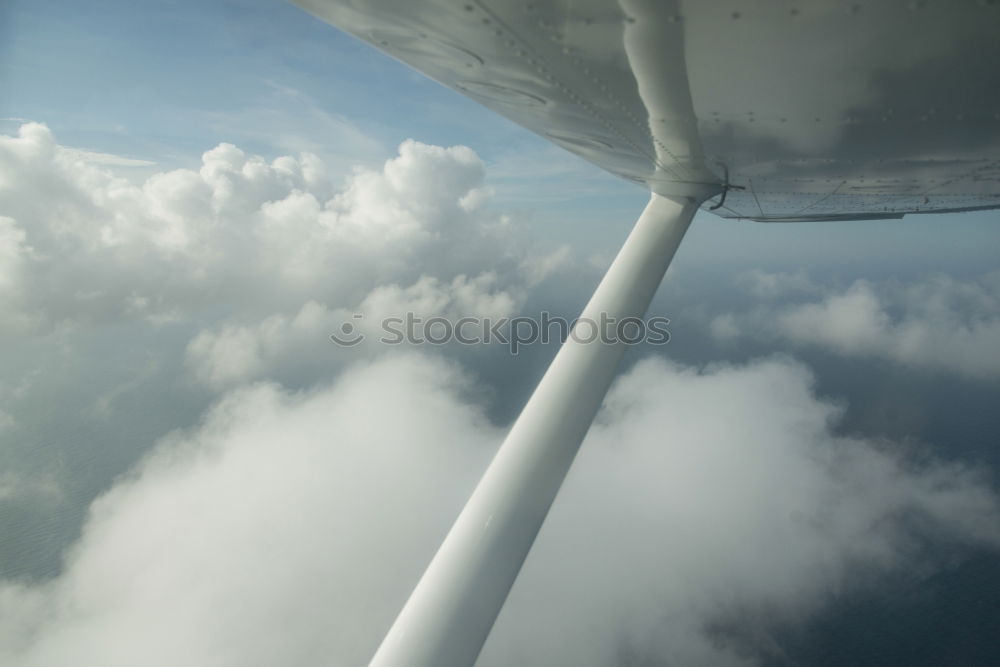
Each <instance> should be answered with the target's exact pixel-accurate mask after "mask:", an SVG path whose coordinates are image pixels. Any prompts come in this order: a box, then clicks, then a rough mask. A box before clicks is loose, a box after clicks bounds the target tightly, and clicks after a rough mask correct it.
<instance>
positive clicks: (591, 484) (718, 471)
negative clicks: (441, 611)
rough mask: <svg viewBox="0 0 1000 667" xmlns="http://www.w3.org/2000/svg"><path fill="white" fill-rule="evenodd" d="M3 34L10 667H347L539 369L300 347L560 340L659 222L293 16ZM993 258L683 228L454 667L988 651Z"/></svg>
mask: <svg viewBox="0 0 1000 667" xmlns="http://www.w3.org/2000/svg"><path fill="white" fill-rule="evenodd" d="M0 31H2V32H0V313H2V315H0V342H2V343H3V345H2V346H0V662H4V663H5V664H16V665H19V666H21V665H23V666H25V667H54V666H61V665H64V664H67V662H69V661H71V660H75V661H83V662H88V661H89V662H91V663H93V664H103V665H108V666H109V667H131V666H132V665H135V664H144V665H152V666H153V667H157V666H158V665H161V664H162V665H164V666H166V665H176V664H199V661H200V660H203V659H204V656H205V655H212V656H221V657H220V661H221V662H220V664H224V665H227V666H228V665H232V666H233V667H235V666H237V665H239V667H247V666H250V667H255V666H257V665H260V666H261V667H264V666H265V665H273V664H314V663H315V664H326V662H325V661H328V660H329V658H330V656H336V657H338V658H339V659H341V660H342V661H343V663H344V664H355V663H356V664H363V662H364V658H365V657H367V655H370V653H371V651H372V650H373V648H374V646H375V645H376V644H377V642H378V640H379V638H380V637H381V636H382V632H383V631H384V629H385V627H386V626H387V624H388V623H389V622H390V621H391V619H392V616H393V615H394V614H395V612H396V610H398V608H399V606H400V604H401V602H402V599H403V598H405V595H406V594H407V592H408V591H409V589H410V587H411V586H412V583H413V579H414V578H415V577H416V576H417V575H418V574H419V571H420V566H421V564H422V563H423V562H425V561H426V559H427V558H428V557H429V555H430V553H431V552H432V551H433V549H434V547H435V546H436V544H437V543H438V539H439V537H440V535H441V534H442V533H443V531H444V530H445V529H446V528H447V525H448V524H449V522H450V520H451V518H452V517H453V516H454V513H455V512H457V510H458V508H459V507H460V506H461V503H462V501H463V500H464V498H465V497H466V495H467V493H468V490H469V488H470V486H471V484H472V483H473V482H474V481H475V479H476V478H477V476H478V474H479V473H480V472H481V470H482V468H483V465H484V464H485V461H486V460H488V458H489V454H490V453H491V452H492V451H493V448H495V447H496V445H497V443H498V441H499V439H500V438H501V437H502V434H503V432H504V430H505V429H506V428H507V427H508V426H509V424H510V421H511V420H512V418H513V417H514V415H515V414H516V413H517V410H518V409H519V407H520V405H521V404H523V402H524V400H525V399H526V398H527V396H528V393H529V392H530V390H531V387H532V386H533V384H534V382H535V381H536V380H537V378H538V377H539V376H540V374H541V373H542V372H543V370H544V368H545V366H546V364H547V362H548V360H549V359H550V358H551V357H552V355H553V354H554V352H555V347H554V346H551V345H550V346H547V347H543V346H535V347H532V348H530V349H526V350H525V351H524V352H523V353H522V354H520V355H519V356H518V357H516V358H514V357H511V356H510V355H509V354H507V352H506V350H505V349H496V348H490V347H489V346H473V347H460V346H445V347H442V348H440V349H432V350H428V349H426V348H416V347H415V348H414V349H392V350H386V349H382V348H377V347H372V346H361V347H359V348H354V349H351V350H345V349H339V348H335V347H333V346H332V345H331V343H330V342H329V339H328V334H329V332H330V331H332V330H335V328H336V326H338V325H339V324H340V323H341V322H342V321H344V320H345V318H346V319H349V318H351V317H353V315H355V314H359V313H360V314H363V315H364V316H365V317H367V318H369V319H368V320H366V321H374V318H375V317H376V316H378V315H380V314H382V315H384V314H385V313H394V312H396V311H397V310H404V309H410V310H412V311H417V312H427V313H430V314H434V315H440V316H449V317H458V316H464V315H467V314H470V313H472V314H477V315H481V316H482V315H485V316H492V315H496V314H500V315H504V316H510V315H516V314H531V315H533V314H537V313H538V312H539V311H541V310H548V311H552V312H554V313H555V314H557V315H564V316H566V317H573V316H574V315H575V314H576V312H578V310H579V308H580V307H581V306H582V305H583V303H585V301H586V299H587V297H588V295H589V294H590V292H591V291H592V289H593V287H594V285H595V284H596V283H597V281H598V280H599V278H600V274H601V271H602V269H603V268H604V266H606V264H607V262H608V261H609V260H610V258H611V257H612V256H613V253H614V252H615V251H616V249H617V247H618V245H619V244H620V242H621V240H622V239H623V238H624V236H625V234H627V232H628V230H629V228H630V226H631V224H632V221H633V220H634V219H635V217H636V216H637V215H638V213H639V211H641V209H642V207H643V206H644V205H645V201H646V194H645V193H644V192H643V191H642V189H641V188H639V187H637V186H636V185H635V184H633V183H629V182H625V181H622V180H620V179H617V178H615V177H612V176H610V175H608V174H605V173H603V172H601V171H600V170H598V169H597V168H595V167H592V166H590V165H588V164H586V163H584V162H582V161H581V160H579V159H578V158H577V157H575V156H572V155H570V154H568V153H565V152H563V151H562V150H561V149H558V148H556V147H554V146H551V145H549V144H548V143H547V142H545V141H543V140H542V139H540V138H538V137H536V136H534V135H532V134H531V133H529V132H527V131H525V130H523V129H521V128H519V127H516V126H514V125H513V124H511V123H510V122H508V121H507V120H505V119H503V118H500V117H498V116H496V115H495V114H493V113H492V112H489V111H487V110H485V109H483V108H481V107H479V106H478V105H476V104H475V103H473V102H471V101H469V100H467V99H465V98H464V97H462V96H460V95H458V94H456V93H454V92H452V91H450V90H448V89H446V88H444V87H442V86H440V85H438V84H436V83H434V82H432V81H429V80H427V79H425V78H424V77H422V76H420V75H418V74H417V73H415V72H413V71H411V70H409V69H408V68H406V67H405V66H403V65H401V64H399V63H397V62H395V61H393V60H392V59H390V58H388V57H386V56H384V55H382V54H380V53H378V52H376V51H374V50H373V49H371V48H369V47H368V46H366V45H364V44H361V43H358V42H356V41H355V40H353V39H352V38H349V37H347V36H346V35H343V34H341V33H339V32H338V31H337V30H335V29H333V28H331V27H330V26H328V25H326V24H324V23H322V22H320V21H319V20H317V19H315V18H313V17H311V16H309V15H308V14H306V13H304V12H303V11H301V10H300V9H298V8H297V7H295V6H293V5H291V4H287V3H284V2H277V1H264V0H246V1H241V2H194V1H192V2H159V1H155V0H150V1H149V2H142V3H137V2H127V1H124V0H121V1H115V2H111V1H106V2H90V3H79V2H69V1H65V2H46V1H35V2H28V1H27V0H13V1H11V2H7V3H4V4H3V5H2V6H0ZM30 122H37V123H44V124H45V126H47V128H46V127H42V126H39V125H33V124H31V123H30ZM410 140H415V142H414V141H410ZM416 142H419V143H416ZM220 144H233V145H235V146H236V147H238V149H239V150H238V149H235V148H232V147H226V146H220ZM455 146H467V147H469V148H470V149H471V151H470V150H466V149H462V148H454V147H455ZM217 147H218V148H217ZM449 147H452V148H449ZM81 151H83V152H81ZM241 151H242V152H241ZM473 151H474V153H473ZM303 153H312V154H314V155H315V156H317V159H316V160H314V159H313V158H310V157H308V156H307V155H303ZM254 155H260V156H263V160H256V159H255V158H254V157H253V156H254ZM477 155H478V158H477V157H476V156H477ZM283 156H285V157H283ZM480 159H481V162H480ZM317 162H318V163H320V164H321V166H323V168H322V169H319V168H317V167H316V164H317ZM323 169H325V171H324V170H323ZM317 173H318V174H319V175H318V176H317V175H316V174H317ZM490 188H492V190H493V191H494V194H493V196H492V198H490V197H487V196H485V195H484V193H485V192H486V191H487V190H488V189H490ZM479 201H481V202H482V203H479V204H477V203H476V202H479ZM470 202H471V203H470ZM997 248H1000V219H998V215H997V213H995V212H981V213H973V214H964V215H944V216H911V217H909V218H906V219H904V220H902V221H881V222H878V221H870V222H843V223H814V224H759V223H749V222H734V221H725V220H721V219H718V218H715V217H714V216H711V215H709V214H706V213H700V214H699V215H698V217H697V218H696V220H695V223H694V225H693V226H692V228H691V230H690V232H689V233H688V236H687V238H686V239H685V240H684V242H683V243H682V245H681V248H680V250H679V252H678V255H677V258H676V260H675V262H674V265H673V266H672V268H671V270H670V272H669V273H668V277H667V281H666V283H665V284H664V286H663V287H662V288H661V289H660V291H659V293H658V295H657V297H656V300H655V301H654V304H653V306H652V308H651V311H650V314H651V315H659V316H666V317H668V318H670V320H671V327H670V330H671V336H672V338H671V342H670V344H669V345H666V346H663V347H661V348H655V349H654V348H652V347H651V346H645V347H639V348H636V349H634V350H631V351H630V352H629V354H628V355H627V357H626V363H625V364H624V366H623V371H622V375H621V380H620V382H619V384H618V385H617V387H616V388H615V389H613V391H612V395H611V396H612V397H611V399H609V402H608V403H607V404H606V407H605V411H604V412H603V413H602V415H601V417H600V418H599V420H598V426H597V427H595V429H594V431H593V433H591V435H590V436H589V437H588V440H587V442H586V443H585V445H584V449H583V451H584V455H583V456H582V457H581V460H580V461H579V462H578V463H577V464H576V465H575V467H574V470H573V472H572V473H571V476H570V478H569V480H568V481H567V486H566V491H565V493H564V494H563V496H562V497H561V500H560V503H557V506H556V510H555V513H554V515H553V517H552V518H551V520H550V521H548V522H547V523H546V527H545V528H544V529H543V537H542V540H541V541H540V542H539V547H538V549H537V550H536V551H534V552H533V553H532V555H531V556H530V557H529V560H528V563H527V565H526V569H525V575H524V578H523V582H527V583H523V582H522V583H521V584H520V585H519V587H515V590H514V593H513V594H512V598H511V603H510V604H509V605H508V608H509V609H512V610H513V611H509V612H508V613H506V615H502V616H501V618H500V622H499V625H498V630H497V632H496V633H495V634H494V637H493V638H491V640H490V644H488V645H487V648H486V654H485V658H484V661H483V664H484V665H505V664H526V662H525V661H529V662H530V660H535V661H536V664H544V665H546V667H549V666H550V665H558V664H566V665H577V664H584V663H585V662H587V661H588V660H593V656H598V655H600V656H605V657H606V658H607V662H608V663H610V662H612V661H613V659H617V660H619V661H620V662H623V663H628V661H629V659H631V658H636V656H657V655H662V656H663V658H664V660H667V659H672V660H675V661H677V662H679V663H680V664H699V663H701V664H712V665H716V664H746V662H745V660H751V662H753V663H754V664H773V662H768V660H772V659H773V658H774V654H773V653H772V652H771V650H772V649H773V646H774V645H776V644H778V645H781V646H782V647H784V648H786V649H787V650H788V651H789V655H791V656H792V659H793V661H794V658H795V657H796V656H799V657H800V658H802V660H800V662H806V663H808V662H816V663H818V664H823V660H827V664H858V662H857V658H858V656H861V657H864V656H866V655H872V654H875V655H883V654H888V655H909V654H908V653H907V651H908V650H910V649H913V647H917V648H919V649H920V650H921V651H923V653H922V655H924V656H926V661H927V663H926V664H935V661H936V660H937V661H938V662H940V659H943V658H942V656H945V657H947V656H949V655H966V654H963V653H962V650H964V648H966V647H970V646H971V647H972V649H974V650H982V652H983V654H984V655H986V658H985V659H983V660H981V661H980V662H979V663H974V661H973V660H971V659H970V660H969V661H968V662H969V664H995V662H996V661H995V660H991V658H995V655H989V653H990V650H991V642H993V640H992V637H991V636H990V635H989V633H988V632H986V631H983V630H977V629H976V628H979V627H980V626H983V625H984V624H985V625H988V624H989V622H991V621H992V620H994V619H995V618H996V610H995V609H993V610H983V609H980V608H979V607H976V606H975V604H972V603H970V602H969V601H970V599H972V598H970V597H969V596H968V595H967V596H966V597H962V596H963V595H966V594H967V593H968V592H969V591H975V590H995V586H996V582H997V581H1000V572H998V571H997V567H996V562H997V561H996V553H997V550H998V549H1000V494H998V493H997V483H996V479H997V478H996V470H997V466H998V465H1000V451H998V450H997V448H996V447H995V441H996V438H995V434H996V433H997V432H1000V416H997V415H995V414H994V412H995V411H993V410H992V406H993V405H994V404H995V403H996V402H997V401H998V400H1000V356H998V354H997V352H996V351H997V350H998V349H1000V272H998V268H1000V262H998V258H997ZM394 309H395V310H394ZM456 434H457V435H456ZM443 470H444V471H447V474H442V471H443ZM706 490H708V492H706ZM373 516H375V517H378V520H377V521H372V520H371V517H373ZM914 517H916V520H914ZM276 536H277V537H276ZM567 562H572V563H574V564H575V565H574V567H565V564H566V563H567ZM984 572H985V574H984ZM191 581H199V582H203V584H204V585H203V586H196V587H193V586H191V585H190V582H191ZM719 581H725V582H726V585H725V586H722V587H720V586H719V584H718V582H719ZM926 581H933V582H936V583H934V586H931V587H924V584H925V582H926ZM942 581H943V582H944V583H941V582H942ZM901 582H902V583H901ZM916 598H919V600H920V601H921V602H919V604H918V603H913V604H911V603H912V602H913V600H914V599H916ZM973 598H974V596H973ZM928 599H930V600H931V602H927V600H928ZM899 600H903V601H904V602H902V603H900V602H899ZM938 600H942V601H943V602H941V604H938V603H937V601H938ZM948 600H958V606H959V608H964V609H969V610H971V611H970V612H969V616H968V617H966V618H960V617H957V618H956V619H955V620H954V623H952V624H951V625H948V624H947V623H938V621H937V620H936V619H937V617H936V616H934V614H935V609H941V608H946V607H944V606H942V605H944V604H945V603H946V602H947V601H948ZM972 602H974V599H972ZM921 605H924V606H921ZM900 606H902V608H903V609H902V611H903V612H905V613H902V612H900V613H898V614H897V613H896V612H898V611H899V610H900ZM886 609H888V610H890V612H891V613H890V612H886V611H885V610H886ZM845 610H846V611H845ZM907 614H909V615H907ZM991 614H992V615H991ZM885 615H888V616H890V617H899V618H907V619H913V620H914V622H915V623H917V625H920V623H922V622H924V621H926V619H928V618H931V619H935V620H934V623H935V624H936V626H935V632H934V633H908V632H907V631H906V629H905V628H903V629H902V630H900V631H898V632H897V633H895V634H892V633H887V635H886V637H885V638H884V641H885V644H884V645H878V646H876V649H872V650H869V648H870V647H869V645H868V644H866V641H867V640H866V634H865V632H866V630H867V628H866V623H868V621H870V620H871V619H880V618H882V619H884V616H885ZM806 617H808V618H809V619H812V621H803V618H806ZM4 619H15V620H14V621H9V620H8V621H5V620H4ZM95 619H96V620H95ZM664 619H665V620H664ZM5 622H6V623H10V622H13V623H15V624H16V625H17V627H16V628H15V629H16V630H17V631H16V632H15V631H12V630H11V627H12V626H10V625H5ZM880 622H885V621H884V620H882V621H880ZM292 626H294V627H295V628H297V631H296V632H294V633H292V632H284V631H282V632H275V631H274V629H275V628H276V627H281V628H287V627H292ZM22 627H30V628H31V629H32V630H33V632H31V633H23V632H21V631H20V628H22ZM581 628H583V629H584V630H583V631H581ZM705 628H716V629H718V628H721V630H718V632H716V631H714V630H713V631H712V632H708V631H706V630H705ZM762 628H763V630H762ZM829 628H834V630H830V629H829ZM859 628H860V629H859ZM968 628H972V630H970V631H969V632H968V633H966V632H965V631H966V629H968ZM925 634H926V636H924V635H925ZM890 635H891V636H890ZM918 635H919V636H918ZM566 637H572V638H574V641H572V642H568V641H566V639H565V638H566ZM831 637H834V639H831ZM234 638H239V640H234ZM876 643H877V642H876ZM993 643H995V642H993ZM831 644H833V645H834V646H832V647H831ZM112 648H113V649H114V650H111V649H112ZM841 648H843V651H841V652H839V653H838V650H840V649H841ZM992 649H993V653H995V646H993V647H992ZM817 651H819V652H820V653H821V655H819V657H817V655H818V654H817V653H816V652H817ZM852 651H854V653H852ZM866 651H868V652H867V653H866ZM879 651H882V653H879ZM747 656H751V658H748V657H747ZM966 657H968V656H967V655H966ZM973 657H974V656H973ZM838 660H839V662H838ZM116 661H117V662H116ZM630 664H631V663H630Z"/></svg>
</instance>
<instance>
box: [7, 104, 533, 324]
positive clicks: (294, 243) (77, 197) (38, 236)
mask: <svg viewBox="0 0 1000 667" xmlns="http://www.w3.org/2000/svg"><path fill="white" fill-rule="evenodd" d="M489 196H490V190H489V188H488V187H486V186H485V185H484V168H483V164H482V162H481V161H480V159H479V158H478V157H477V156H476V154H475V153H474V152H473V151H471V150H470V149H468V148H465V147H462V146H457V147H452V148H441V147H437V146H428V145H425V144H421V143H418V142H415V141H406V142H404V143H403V144H402V145H401V146H400V148H399V154H398V156H396V157H394V158H392V159H390V160H388V161H387V162H386V163H385V165H384V167H383V168H382V169H381V170H366V169H358V170H356V171H355V172H354V173H353V174H352V175H351V176H350V177H349V178H348V179H347V181H346V183H344V184H340V183H335V182H334V181H333V180H332V179H331V177H330V176H329V174H328V172H327V169H326V167H325V165H324V164H323V162H322V161H321V160H320V159H319V158H317V157H316V156H315V155H311V154H308V153H305V154H302V155H299V156H298V157H293V156H283V157H279V158H276V159H274V160H271V161H270V162H268V161H266V160H264V159H263V158H261V157H259V156H253V155H247V154H245V153H244V152H243V151H241V150H240V149H239V148H237V147H236V146H233V145H231V144H220V145H219V146H217V147H216V148H214V149H212V150H210V151H207V152H206V153H205V154H204V155H203V156H202V159H201V165H200V167H199V168H198V169H197V170H193V169H177V170H174V171H169V172H161V173H156V174H154V175H152V176H150V177H149V178H148V179H146V180H145V181H144V182H143V183H141V184H139V185H136V184H133V183H131V182H129V181H128V180H126V179H124V178H121V177H118V176H116V175H114V174H113V173H112V172H110V171H107V170H105V169H102V168H99V167H97V166H95V165H94V164H92V163H91V162H88V161H87V160H86V159H84V158H83V157H81V154H80V152H79V151H74V150H71V149H66V148H63V147H61V146H59V145H58V144H57V143H56V141H55V138H54V137H53V135H52V133H51V131H50V130H48V128H46V127H45V126H44V125H40V124H37V123H26V124H24V125H22V126H21V128H20V130H19V132H18V134H17V136H3V137H0V212H2V213H3V217H0V267H2V269H3V270H2V273H0V275H2V276H3V279H2V282H0V299H2V304H0V305H2V307H3V308H4V310H5V312H7V313H9V316H8V317H5V318H4V322H3V326H4V329H6V330H8V331H9V330H17V331H26V330H33V331H46V330H49V329H50V328H51V327H53V326H55V325H57V324H60V323H66V322H71V323H72V322H77V321H89V322H107V321H108V320H109V319H116V318H134V317H145V318H148V319H149V320H150V321H152V322H161V323H162V322H169V321H172V320H176V319H179V318H184V317H190V316H191V315H192V314H198V315H200V316H203V315H204V314H205V311H206V310H213V309H214V310H216V311H219V310H222V311H229V312H239V313H240V316H241V317H243V318H249V317H251V316H252V315H253V314H254V313H257V314H260V315H261V316H262V317H263V316H266V315H270V314H273V313H274V312H275V311H276V310H279V309H280V310H282V311H283V312H284V314H285V315H286V316H288V317H292V316H294V315H295V313H296V312H297V311H298V310H299V309H300V308H301V307H303V306H304V305H305V304H306V303H307V302H308V301H310V300H312V301H317V302H320V303H323V304H326V305H328V306H330V307H347V308H351V307H354V306H356V305H357V304H358V303H360V302H361V301H362V300H363V299H364V297H365V296H366V295H367V294H368V293H369V292H370V291H371V290H372V289H374V288H376V287H379V286H384V285H397V286H399V287H400V288H401V289H402V288H408V287H410V286H413V285H416V284H417V283H418V281H419V280H420V279H421V278H422V277H427V278H433V279H437V280H440V281H442V282H443V284H444V285H445V286H444V287H442V288H441V289H445V290H447V289H448V286H450V285H451V284H452V281H454V280H455V279H456V278H457V277H458V276H465V277H466V278H467V280H468V281H471V282H475V280H476V279H477V278H478V277H480V276H482V275H484V274H488V275H492V276H493V278H494V279H495V280H496V281H497V285H495V286H494V287H492V288H491V291H503V290H507V289H510V290H514V291H516V290H517V289H520V288H523V286H524V282H525V279H524V278H523V277H522V276H524V275H537V273H538V271H537V270H535V271H533V270H532V269H537V268H538V266H540V265H544V263H545V258H544V257H534V256H532V255H531V253H529V252H528V249H527V247H526V246H525V245H524V243H523V240H522V239H521V237H519V236H518V235H516V234H514V233H513V232H514V229H513V227H512V225H511V223H510V221H509V220H507V219H506V218H503V217H501V216H498V215H497V214H495V213H491V212H489V211H488V210H486V209H485V208H484V204H485V202H487V201H488V199H489ZM29 286H30V288H29ZM29 289H30V299H29V298H28V297H29ZM510 298H511V299H512V300H516V299H517V298H518V297H517V295H515V294H513V293H512V294H511V296H510ZM290 304H291V305H290Z"/></svg>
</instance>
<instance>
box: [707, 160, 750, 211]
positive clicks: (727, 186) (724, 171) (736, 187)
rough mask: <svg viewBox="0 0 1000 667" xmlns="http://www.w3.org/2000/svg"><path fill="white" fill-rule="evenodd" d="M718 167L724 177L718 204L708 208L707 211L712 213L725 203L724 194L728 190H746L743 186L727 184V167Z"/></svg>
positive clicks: (722, 165) (721, 165)
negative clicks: (720, 168)
mask: <svg viewBox="0 0 1000 667" xmlns="http://www.w3.org/2000/svg"><path fill="white" fill-rule="evenodd" d="M719 166H720V167H722V174H723V176H724V180H723V182H722V198H721V199H720V200H719V203H718V204H716V205H715V206H711V207H709V209H708V210H709V211H714V210H716V209H718V208H722V206H723V205H724V204H725V203H726V193H728V192H729V191H730V190H746V187H745V186H742V185H733V184H732V183H730V182H729V167H727V166H726V165H724V164H720V165H719Z"/></svg>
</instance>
